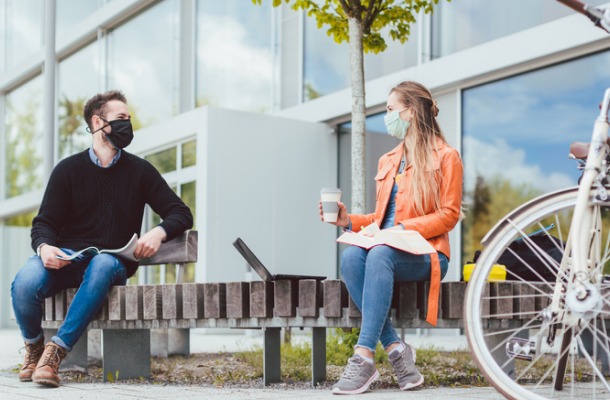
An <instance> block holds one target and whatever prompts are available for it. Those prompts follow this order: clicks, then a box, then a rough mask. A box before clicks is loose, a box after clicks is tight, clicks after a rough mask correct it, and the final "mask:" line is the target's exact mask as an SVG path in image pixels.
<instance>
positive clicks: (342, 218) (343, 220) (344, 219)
mask: <svg viewBox="0 0 610 400" xmlns="http://www.w3.org/2000/svg"><path fill="white" fill-rule="evenodd" d="M338 204H339V215H338V216H337V222H328V223H329V224H333V225H337V226H340V227H341V228H347V227H348V226H349V223H350V219H349V216H348V215H347V208H346V207H345V204H343V203H341V202H339V203H338ZM318 208H319V209H320V221H322V222H326V221H324V213H323V211H322V202H321V201H319V202H318Z"/></svg>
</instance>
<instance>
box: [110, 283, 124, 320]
mask: <svg viewBox="0 0 610 400" xmlns="http://www.w3.org/2000/svg"><path fill="white" fill-rule="evenodd" d="M107 300H108V320H109V321H122V320H124V319H125V286H113V287H111V288H110V291H109V292H108V298H107Z"/></svg>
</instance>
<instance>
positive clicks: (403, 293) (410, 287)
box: [394, 282, 418, 319]
mask: <svg viewBox="0 0 610 400" xmlns="http://www.w3.org/2000/svg"><path fill="white" fill-rule="evenodd" d="M394 298H395V301H396V318H398V319H412V318H417V316H418V310H417V283H416V282H399V283H397V284H396V285H395V286H394Z"/></svg>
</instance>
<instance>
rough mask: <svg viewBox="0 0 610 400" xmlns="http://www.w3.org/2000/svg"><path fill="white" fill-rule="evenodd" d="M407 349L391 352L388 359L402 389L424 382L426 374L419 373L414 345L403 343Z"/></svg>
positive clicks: (411, 387)
mask: <svg viewBox="0 0 610 400" xmlns="http://www.w3.org/2000/svg"><path fill="white" fill-rule="evenodd" d="M403 345H404V346H405V349H404V350H403V351H401V352H397V351H395V352H393V353H390V355H389V356H388V359H389V360H390V364H392V367H393V368H394V373H395V374H396V379H397V380H398V386H400V390H409V389H413V388H415V387H418V386H420V385H421V384H422V383H424V376H423V375H422V374H420V373H419V371H418V370H417V367H416V366H415V350H414V349H413V347H411V346H409V345H408V344H406V343H403Z"/></svg>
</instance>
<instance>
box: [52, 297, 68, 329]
mask: <svg viewBox="0 0 610 400" xmlns="http://www.w3.org/2000/svg"><path fill="white" fill-rule="evenodd" d="M54 303H55V304H54V307H55V321H63V320H64V319H65V318H66V313H67V311H68V310H67V309H66V291H65V290H62V291H60V292H58V293H57V294H55V302H54Z"/></svg>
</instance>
